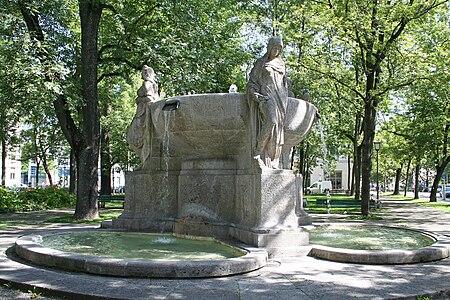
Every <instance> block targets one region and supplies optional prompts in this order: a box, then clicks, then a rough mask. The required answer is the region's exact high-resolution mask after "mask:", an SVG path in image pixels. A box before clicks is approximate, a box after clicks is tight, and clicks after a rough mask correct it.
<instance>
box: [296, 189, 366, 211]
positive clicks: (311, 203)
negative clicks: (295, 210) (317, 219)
mask: <svg viewBox="0 0 450 300" xmlns="http://www.w3.org/2000/svg"><path fill="white" fill-rule="evenodd" d="M304 198H306V199H307V201H308V205H307V207H305V210H306V211H307V212H310V213H323V214H325V213H326V212H327V209H326V207H317V206H316V200H319V199H320V200H326V199H327V196H326V195H307V196H305V197H304ZM331 199H332V200H333V201H339V200H354V197H353V196H348V195H340V194H333V195H331ZM360 211H361V208H360V207H331V209H330V213H332V214H346V213H358V212H360Z"/></svg>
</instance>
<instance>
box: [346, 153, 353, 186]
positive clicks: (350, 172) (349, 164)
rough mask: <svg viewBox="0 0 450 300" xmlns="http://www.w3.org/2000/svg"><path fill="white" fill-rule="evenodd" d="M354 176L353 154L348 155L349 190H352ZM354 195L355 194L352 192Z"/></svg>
mask: <svg viewBox="0 0 450 300" xmlns="http://www.w3.org/2000/svg"><path fill="white" fill-rule="evenodd" d="M352 178H353V173H352V160H351V155H350V154H349V155H347V191H350V190H351V187H352V182H351V181H352ZM352 195H353V194H352Z"/></svg>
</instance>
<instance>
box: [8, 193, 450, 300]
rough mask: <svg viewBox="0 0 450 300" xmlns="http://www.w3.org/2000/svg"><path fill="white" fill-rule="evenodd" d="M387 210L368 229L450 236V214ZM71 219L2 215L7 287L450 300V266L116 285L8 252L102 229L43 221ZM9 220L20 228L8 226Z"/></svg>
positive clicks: (314, 269) (343, 267)
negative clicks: (63, 233)
mask: <svg viewBox="0 0 450 300" xmlns="http://www.w3.org/2000/svg"><path fill="white" fill-rule="evenodd" d="M383 203H384V208H385V209H384V210H383V212H382V213H380V216H381V217H382V218H383V219H382V220H380V221H372V222H370V223H375V224H386V225H402V226H407V227H410V228H418V229H425V230H429V231H433V232H436V233H439V234H444V235H449V236H450V215H449V214H444V213H442V212H439V211H437V210H433V209H429V208H426V207H421V206H416V205H414V204H410V203H408V202H400V201H399V202H396V201H383ZM67 213H69V212H61V211H50V212H42V213H26V214H14V215H9V216H4V215H0V234H1V235H0V248H1V249H0V250H1V256H0V282H2V283H5V282H10V283H11V284H10V285H9V286H13V287H16V288H17V287H20V288H22V289H24V290H33V287H37V288H39V289H41V290H44V291H45V292H46V293H45V294H46V295H51V296H56V297H61V298H62V297H64V298H72V299H353V298H355V299H356V298H359V299H424V298H423V296H428V297H429V298H430V299H450V259H445V260H441V261H437V262H431V263H422V264H411V265H358V264H346V263H335V262H329V261H324V260H318V259H315V258H311V257H298V258H279V259H278V258H277V259H274V260H271V261H270V262H269V264H268V265H267V266H266V267H264V268H262V269H260V270H257V271H254V272H251V273H248V274H243V275H237V276H230V277H223V278H208V279H183V280H175V279H172V280H167V279H137V278H115V277H107V276H96V275H89V274H82V273H72V272H62V271H58V270H51V269H44V268H37V267H34V266H31V265H28V264H26V263H23V262H21V261H20V260H15V259H14V257H13V256H11V253H10V252H11V251H6V250H7V249H8V248H9V247H11V246H12V245H13V243H14V241H15V239H16V238H17V237H18V236H21V235H23V234H28V233H31V232H34V231H36V230H42V229H44V228H45V229H46V230H57V229H61V228H70V227H77V228H79V227H93V226H98V225H73V224H72V225H62V224H49V223H43V222H42V221H43V220H44V219H46V218H48V217H49V215H55V216H59V215H61V214H67ZM11 217H13V218H14V222H12V223H11V224H14V225H8V224H7V225H8V226H4V225H3V226H2V224H4V223H5V222H6V221H7V220H9V219H11ZM312 217H313V220H314V222H315V223H320V222H343V221H345V222H348V220H346V219H344V216H343V215H331V216H328V215H313V216H312ZM8 218H9V219H8ZM353 222H363V221H353ZM364 222H366V223H369V222H367V221H364ZM5 251H6V252H7V253H9V254H10V255H9V256H7V255H6V254H5ZM418 295H420V296H421V297H422V298H421V297H418ZM27 296H28V298H30V296H29V295H27V294H21V293H16V292H13V291H11V290H8V289H5V288H1V289H0V299H26V297H27ZM24 297H25V298H24ZM41 299H45V297H44V298H41ZM425 299H426V298H425Z"/></svg>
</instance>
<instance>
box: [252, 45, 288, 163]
mask: <svg viewBox="0 0 450 300" xmlns="http://www.w3.org/2000/svg"><path fill="white" fill-rule="evenodd" d="M282 49H283V42H282V40H281V38H279V37H272V38H270V40H269V43H268V45H267V52H266V54H264V56H263V57H261V58H259V59H258V60H257V61H256V62H255V64H254V66H253V69H252V70H251V72H250V78H249V81H248V83H247V98H248V101H249V105H250V107H252V106H255V105H256V106H257V109H258V116H257V124H258V126H257V128H256V130H257V132H258V133H257V138H256V146H255V149H254V158H255V159H257V161H258V163H259V164H260V166H261V167H269V168H278V165H279V158H280V156H281V151H282V146H283V144H284V128H283V126H284V119H285V115H286V107H287V103H288V81H287V78H286V76H285V72H286V68H285V65H284V62H283V61H282V60H281V58H280V54H281V51H282Z"/></svg>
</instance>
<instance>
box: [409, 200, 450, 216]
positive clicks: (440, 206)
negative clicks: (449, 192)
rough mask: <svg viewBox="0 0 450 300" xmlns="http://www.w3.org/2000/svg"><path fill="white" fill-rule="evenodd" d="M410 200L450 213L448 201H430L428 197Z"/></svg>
mask: <svg viewBox="0 0 450 300" xmlns="http://www.w3.org/2000/svg"><path fill="white" fill-rule="evenodd" d="M412 202H413V203H417V204H419V205H423V206H426V207H431V208H434V209H438V210H440V211H443V212H445V213H450V202H430V200H429V199H415V200H413V201H412Z"/></svg>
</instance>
